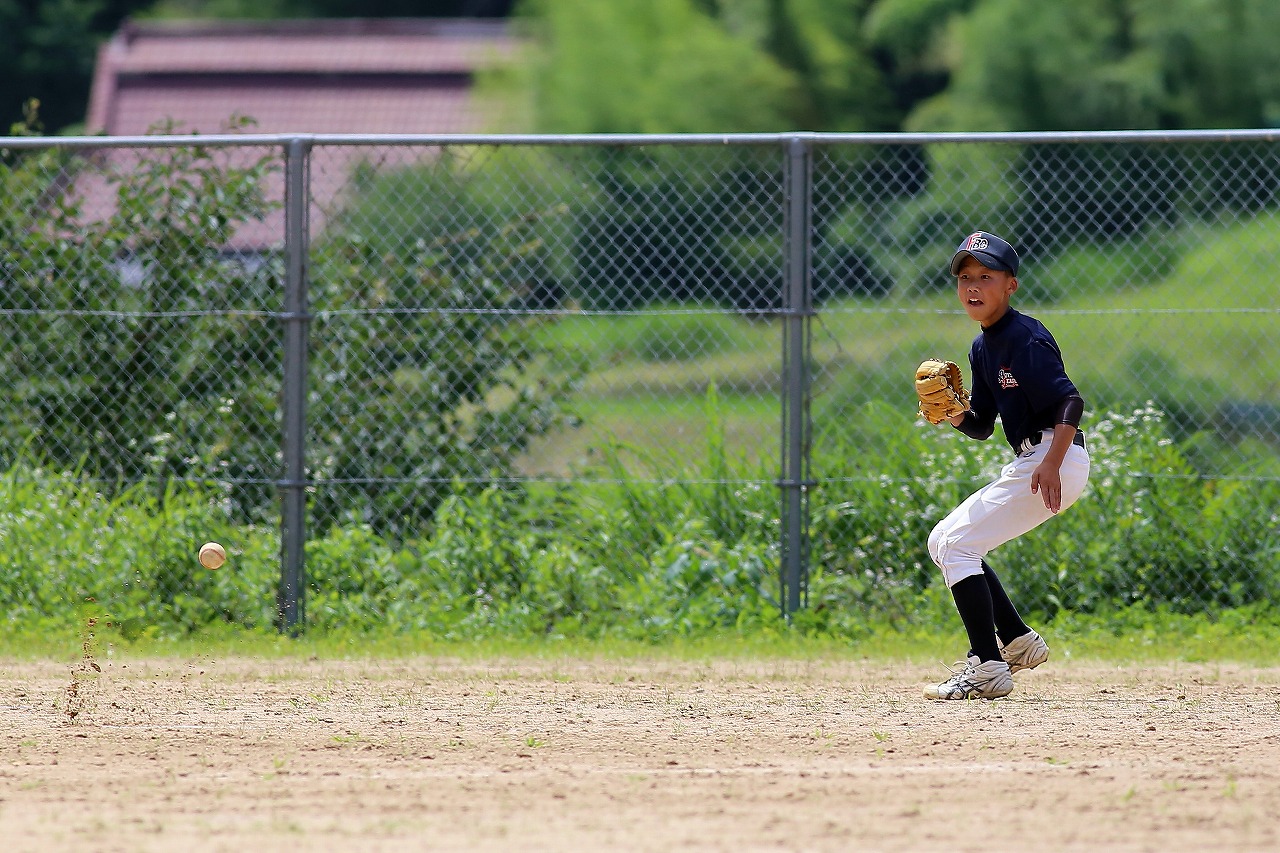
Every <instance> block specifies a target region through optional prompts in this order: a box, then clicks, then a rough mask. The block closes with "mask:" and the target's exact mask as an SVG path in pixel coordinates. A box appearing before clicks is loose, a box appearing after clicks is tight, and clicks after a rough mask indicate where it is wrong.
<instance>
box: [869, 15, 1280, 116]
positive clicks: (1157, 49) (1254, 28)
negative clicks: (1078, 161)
mask: <svg viewBox="0 0 1280 853" xmlns="http://www.w3.org/2000/svg"><path fill="white" fill-rule="evenodd" d="M886 2H888V0H886ZM904 2H905V0H893V3H894V5H895V6H901V5H904ZM938 3H939V4H941V0H938ZM882 26H883V27H884V32H885V33H888V32H889V31H890V30H891V29H892V28H890V27H888V26H887V25H884V24H882ZM885 37H886V38H888V36H887V35H886V36H885ZM1278 37H1280V7H1277V6H1276V4H1274V3H1272V2H1270V0H1169V2H1165V3H1149V2H1142V1H1141V0H1042V2H1037V3H1034V4H1031V3H1024V2H1021V0H980V2H978V3H976V4H975V5H974V6H973V8H972V9H971V10H969V11H968V12H965V13H962V14H957V15H956V17H955V18H954V20H953V21H952V25H951V26H949V27H948V28H947V30H946V33H945V39H943V41H942V43H941V45H940V46H938V47H937V48H935V49H936V50H937V52H938V54H939V56H940V57H941V58H942V60H943V62H944V63H945V66H946V69H947V72H948V74H949V78H950V82H949V84H948V86H947V88H946V90H945V91H944V92H942V93H941V94H939V95H937V96H935V97H933V98H931V99H929V100H927V101H925V102H923V103H921V104H920V105H919V106H918V107H917V108H916V109H915V110H914V111H913V112H912V114H911V116H910V117H909V118H908V120H907V123H906V125H907V128H908V129H911V130H965V131H981V130H1118V129H1177V128H1199V127H1257V126H1267V125H1269V124H1271V123H1274V122H1275V121H1276V120H1277V119H1278V118H1280V89H1277V83H1280V79H1278V78H1277V73H1276V69H1277V59H1276V56H1275V50H1274V44H1275V41H1276V39H1277V38H1278ZM893 43H895V44H898V45H900V46H902V47H904V48H905V47H906V46H908V45H909V44H910V42H909V41H908V40H907V39H906V38H905V37H904V36H901V35H899V36H896V37H895V39H894V40H893Z"/></svg>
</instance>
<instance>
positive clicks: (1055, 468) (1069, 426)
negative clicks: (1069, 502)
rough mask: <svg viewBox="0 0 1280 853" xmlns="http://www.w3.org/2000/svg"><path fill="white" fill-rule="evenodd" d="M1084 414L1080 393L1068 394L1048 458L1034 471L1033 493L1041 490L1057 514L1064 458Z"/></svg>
mask: <svg viewBox="0 0 1280 853" xmlns="http://www.w3.org/2000/svg"><path fill="white" fill-rule="evenodd" d="M1083 414H1084V400H1083V399H1082V398H1081V397H1079V396H1077V395H1074V394H1072V395H1070V396H1068V397H1064V398H1063V400H1062V402H1060V403H1059V404H1058V410H1057V413H1056V416H1055V423H1054V425H1053V441H1052V443H1050V445H1049V450H1048V451H1047V452H1046V453H1045V455H1044V459H1041V460H1040V464H1039V465H1037V466H1036V470H1034V471H1032V472H1031V493H1032V494H1033V495H1034V494H1036V493H1037V492H1039V493H1040V497H1041V498H1042V499H1043V500H1044V505H1045V508H1046V509H1048V510H1049V512H1053V513H1056V512H1057V511H1058V510H1060V509H1062V473H1061V468H1062V460H1063V459H1065V458H1066V457H1067V450H1068V449H1069V448H1070V447H1071V442H1072V440H1074V439H1075V437H1076V430H1077V429H1078V428H1079V426H1080V418H1081V416H1082V415H1083Z"/></svg>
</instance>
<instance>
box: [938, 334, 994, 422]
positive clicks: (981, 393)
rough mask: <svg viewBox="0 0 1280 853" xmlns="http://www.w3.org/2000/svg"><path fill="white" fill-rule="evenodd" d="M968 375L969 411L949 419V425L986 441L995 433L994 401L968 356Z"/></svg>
mask: <svg viewBox="0 0 1280 853" xmlns="http://www.w3.org/2000/svg"><path fill="white" fill-rule="evenodd" d="M969 371H970V373H969V375H970V376H972V377H973V391H972V392H971V393H970V395H969V411H967V412H964V413H963V414H959V415H956V416H955V417H954V418H949V419H948V420H949V421H950V422H951V425H952V426H953V427H955V428H956V429H958V430H960V431H961V432H962V433H964V434H965V435H967V436H969V438H976V439H977V440H978V441H986V440H987V439H988V438H991V434H992V433H994V432H995V431H996V399H995V396H994V395H993V394H992V393H991V389H990V388H989V387H988V386H987V383H986V381H985V380H984V379H983V378H982V374H981V373H980V372H979V371H978V369H977V367H976V366H975V365H974V363H973V354H972V353H970V355H969Z"/></svg>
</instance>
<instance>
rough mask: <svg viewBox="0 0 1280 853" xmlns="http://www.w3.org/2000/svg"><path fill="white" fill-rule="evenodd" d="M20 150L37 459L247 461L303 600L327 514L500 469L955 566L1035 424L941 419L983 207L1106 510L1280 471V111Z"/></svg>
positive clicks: (11, 309)
mask: <svg viewBox="0 0 1280 853" xmlns="http://www.w3.org/2000/svg"><path fill="white" fill-rule="evenodd" d="M0 149H2V150H3V158H4V160H3V166H4V173H3V174H4V191H5V194H6V207H5V210H4V212H3V213H2V214H0V216H2V217H3V221H4V226H3V227H4V241H5V246H4V253H3V258H2V259H0V263H2V266H0V278H2V281H0V324H3V327H4V328H3V334H0V363H3V364H4V366H5V369H6V371H7V374H8V380H9V386H10V400H11V405H9V406H7V407H6V408H5V411H4V416H3V421H0V458H3V459H4V460H5V461H7V462H9V463H11V464H12V463H13V462H14V461H15V460H18V459H21V458H34V459H36V460H38V461H39V463H40V464H42V465H46V466H51V467H54V468H57V469H72V470H75V471H77V472H78V473H79V474H80V475H82V476H85V477H92V478H97V479H100V480H101V481H102V482H103V483H104V484H105V485H106V486H110V485H111V484H119V483H137V482H145V483H152V484H154V486H155V487H156V489H157V490H163V488H164V487H165V484H167V483H171V482H175V481H190V482H202V483H213V484H216V485H217V486H218V487H219V489H220V490H221V492H220V493H221V495H222V496H223V500H224V502H225V505H226V510H227V512H228V513H229V514H230V515H231V516H232V517H234V518H237V519H242V520H244V521H247V522H255V523H262V524H268V523H269V524H276V523H278V524H279V526H280V530H281V553H282V566H283V571H282V580H281V592H280V609H281V613H282V616H283V619H284V621H285V622H286V623H290V624H292V623H294V622H297V621H299V620H301V619H302V618H303V612H302V609H301V599H302V589H303V587H304V586H305V580H304V579H305V567H304V565H303V562H302V560H303V558H302V555H303V545H304V542H305V539H306V536H307V535H309V534H314V533H315V532H316V531H323V530H325V529H327V528H329V527H331V526H333V525H343V524H362V525H369V526H370V527H372V528H373V529H375V530H377V531H379V532H380V533H383V534H385V535H388V536H390V537H393V538H397V539H400V540H407V539H411V538H412V537H413V536H415V535H419V534H420V533H421V531H422V530H424V529H425V528H426V527H427V526H429V525H430V524H431V522H432V518H433V514H434V513H435V511H436V509H437V508H438V507H439V506H440V504H441V502H442V501H443V500H445V499H446V497H447V496H448V495H449V494H451V493H452V492H453V491H454V490H456V489H458V488H465V487H468V486H475V487H479V486H484V485H490V484H523V485H525V486H528V487H534V486H535V485H536V484H560V485H569V486H571V487H573V488H576V489H591V488H601V487H607V486H609V485H611V484H616V483H617V482H620V481H626V482H628V483H632V484H641V485H643V486H645V487H646V488H653V489H665V488H671V487H673V486H676V485H679V484H687V483H691V482H717V483H721V484H724V485H727V486H730V487H732V488H735V489H739V488H741V489H756V490H759V489H768V490H776V491H777V494H778V503H777V507H778V511H777V522H778V524H777V530H778V539H779V541H778V554H779V581H778V584H779V589H778V594H779V595H780V602H781V605H782V607H783V609H784V611H786V612H794V611H795V610H796V609H798V608H800V607H803V606H804V605H805V603H806V599H807V595H808V592H809V581H810V579H811V573H813V572H820V573H823V574H825V575H826V576H833V575H841V574H843V575H850V576H857V577H858V578H860V579H861V580H860V583H863V584H865V585H866V589H879V590H892V589H912V590H917V591H918V590H919V589H920V588H921V587H922V586H923V585H925V584H927V583H928V578H930V577H932V575H933V572H934V570H933V568H932V566H930V565H924V563H927V558H926V559H924V560H921V559H920V556H919V555H923V553H924V552H923V538H924V535H925V534H926V533H927V531H928V528H929V526H930V525H931V523H932V521H935V520H936V519H937V518H938V517H940V516H941V514H943V513H945V511H946V510H947V509H949V508H950V504H951V503H952V502H954V501H956V500H958V499H959V498H960V497H962V496H963V494H965V493H966V492H967V491H968V490H970V489H972V488H973V487H974V486H976V485H978V484H980V483H981V482H983V481H984V479H985V478H986V477H987V476H989V474H990V473H992V472H993V471H994V469H995V468H996V467H998V466H999V464H1000V463H1001V461H1002V459H1003V458H1004V457H1005V456H1007V452H1008V448H1007V447H1002V446H1001V442H1000V441H999V439H998V436H997V438H995V439H993V440H992V441H990V442H986V443H985V444H976V443H972V442H965V441H963V440H961V439H959V438H958V437H957V435H956V434H955V433H954V431H951V430H947V429H942V428H931V427H928V426H927V425H925V424H924V423H923V422H922V421H919V420H917V419H916V418H915V417H914V411H915V398H914V393H913V391H912V387H911V382H910V378H911V376H912V374H913V371H914V367H915V365H916V364H917V363H918V362H919V361H920V360H921V359H922V358H924V357H926V356H930V355H941V356H944V357H947V358H950V359H952V360H955V361H957V362H961V363H963V364H966V372H967V361H966V358H965V356H966V354H967V351H968V345H969V341H970V340H971V339H972V337H973V335H974V333H975V331H976V330H975V329H974V328H973V325H972V323H971V321H969V320H968V318H967V317H966V315H965V313H964V311H963V310H962V309H961V307H960V306H959V304H958V302H957V299H956V297H955V293H954V284H953V281H952V279H951V278H950V276H949V275H948V273H947V262H948V260H949V258H950V256H951V254H952V252H953V251H954V249H955V246H956V245H957V244H958V243H959V241H960V240H961V239H962V238H963V237H964V236H965V235H966V234H967V233H969V232H971V231H973V230H976V229H979V228H981V229H985V230H990V231H994V232H996V233H999V234H1001V235H1003V236H1005V237H1007V238H1008V239H1009V240H1010V241H1011V242H1012V243H1013V244H1014V245H1015V246H1016V247H1017V248H1018V249H1019V251H1020V253H1021V254H1022V257H1023V270H1022V272H1021V275H1020V277H1019V278H1020V283H1021V287H1020V289H1019V291H1018V293H1017V294H1016V296H1015V299H1014V304H1015V307H1018V308H1020V309H1022V310H1025V311H1027V312H1028V313H1031V314H1033V315H1034V316H1036V317H1038V318H1039V319H1041V320H1042V321H1044V322H1045V323H1046V324H1047V325H1048V326H1049V327H1050V329H1051V330H1052V331H1053V332H1054V334H1055V336H1056V337H1057V339H1058V341H1059V343H1060V344H1061V345H1062V349H1063V351H1064V354H1065V357H1066V361H1067V368H1068V371H1069V373H1070V374H1071V376H1072V378H1073V379H1074V380H1075V382H1076V384H1077V385H1078V386H1079V387H1080V388H1081V390H1082V393H1083V394H1084V396H1085V398H1086V401H1087V404H1088V410H1087V414H1086V417H1085V421H1084V423H1083V424H1082V427H1083V429H1084V430H1085V432H1086V434H1087V435H1089V437H1090V440H1091V441H1092V442H1093V443H1094V455H1095V480H1096V481H1098V482H1099V484H1103V483H1105V489H1102V490H1101V491H1100V493H1099V500H1098V501H1097V502H1096V503H1097V505H1098V508H1097V509H1096V510H1095V512H1107V513H1113V514H1114V515H1115V519H1114V521H1115V524H1116V525H1120V526H1123V525H1124V524H1128V523H1129V522H1131V521H1132V520H1133V519H1134V518H1135V517H1143V516H1144V514H1145V517H1146V518H1148V519H1149V518H1151V517H1152V515H1153V514H1154V515H1158V514H1159V512H1160V511H1161V510H1160V504H1159V502H1158V501H1156V502H1155V503H1150V500H1151V498H1150V496H1151V495H1152V494H1153V493H1156V492H1159V491H1160V490H1161V489H1162V488H1163V486H1162V485H1161V484H1169V483H1184V484H1185V483H1189V484H1193V487H1194V488H1198V489H1201V490H1217V492H1219V493H1222V494H1225V493H1226V492H1227V491H1228V490H1229V489H1228V485H1229V484H1245V485H1246V488H1249V489H1252V490H1254V491H1255V492H1259V493H1262V494H1273V492H1272V491H1268V490H1270V489H1272V487H1273V485H1274V484H1275V482H1276V481H1277V470H1278V469H1277V466H1276V448H1277V443H1278V442H1280V426H1278V425H1277V424H1278V423H1280V421H1278V420H1277V412H1278V409H1277V402H1276V391H1277V374H1276V371H1275V368H1274V365H1275V364H1277V363H1280V359H1278V358H1277V355H1278V353H1277V350H1278V349H1280V336H1278V335H1277V332H1278V331H1280V329H1278V327H1277V310H1278V306H1280V297H1277V295H1276V289H1275V287H1274V286H1273V284H1272V281H1271V276H1272V273H1273V270H1274V269H1275V267H1276V260H1277V258H1278V257H1280V228H1278V227H1277V226H1278V225H1280V220H1278V219H1277V216H1278V214H1277V205H1278V202H1280V200H1278V199H1277V191H1278V190H1280V151H1278V149H1277V145H1276V142H1274V141H1273V140H1272V139H1271V136H1270V134H1269V133H1263V132H1216V133H1197V132H1188V133H1176V134H1175V133H1165V134H1156V133H1137V132H1135V133H1120V134H1115V133H1111V134H1092V135H1091V134H1009V135H991V134H985V135H945V136H928V135H910V136H908V135H893V136H888V135H886V136H843V135H812V134H789V135H746V136H724V137H689V136H682V137H654V136H649V137H509V136H508V137H443V138H388V137H371V138H355V137H326V136H307V137H280V136H209V137H200V138H191V137H146V138H140V139H104V138H97V139H72V140H53V139H6V140H0ZM1148 444H1150V447H1147V445H1148ZM1135 448H1136V449H1135ZM1169 448H1178V452H1177V454H1176V455H1171V453H1172V451H1170V450H1169ZM1138 450H1141V451H1142V452H1138ZM1224 484H1227V485H1224ZM1230 488H1235V486H1230ZM282 497H283V500H282ZM1086 500H1087V499H1086ZM873 505H874V506H879V507H881V509H880V510H878V511H875V512H873V511H871V510H870V509H869V507H871V506H873ZM1251 511H1252V510H1251ZM1257 511H1258V512H1261V513H1263V517H1259V518H1257V520H1256V521H1257V526H1258V528H1259V529H1263V530H1274V528H1275V518H1274V516H1267V515H1265V512H1266V510H1265V508H1260V509H1257ZM1203 521H1204V519H1203V518H1202V517H1199V516H1198V517H1197V518H1194V519H1193V518H1187V519H1170V518H1166V519H1164V522H1163V524H1164V526H1163V527H1161V528H1160V529H1161V531H1162V534H1161V535H1169V534H1174V535H1177V534H1179V533H1181V534H1184V535H1187V536H1192V534H1196V533H1197V532H1198V531H1197V530H1195V529H1193V528H1196V527H1198V526H1199V525H1200V524H1202V523H1203ZM1066 535H1067V536H1068V538H1069V537H1070V536H1075V535H1077V534H1076V533H1074V532H1069V533H1068V534H1066ZM1143 535H1147V534H1143V533H1142V531H1141V530H1140V529H1139V528H1138V527H1135V528H1134V531H1133V536H1132V537H1131V539H1132V543H1131V544H1132V547H1134V548H1138V547H1140V546H1139V544H1137V543H1140V542H1146V543H1147V544H1145V545H1141V547H1152V546H1153V544H1152V543H1154V545H1155V546H1156V547H1158V543H1159V541H1160V540H1159V539H1158V538H1156V539H1152V540H1150V541H1149V542H1148V540H1144V539H1142V536H1143ZM1192 538H1194V537H1192ZM1126 541H1129V540H1126ZM1196 541H1200V540H1196ZM1113 544H1114V543H1113ZM1237 544H1238V543H1230V542H1223V543H1220V545H1221V547H1220V549H1219V550H1218V551H1217V552H1209V551H1206V552H1205V555H1204V563H1203V565H1204V569H1203V574H1202V576H1200V578H1199V581H1198V582H1201V583H1203V584H1205V585H1207V586H1213V585H1214V584H1216V583H1218V582H1219V579H1220V576H1221V572H1220V571H1219V570H1218V569H1217V568H1215V566H1218V565H1219V564H1221V563H1223V562H1229V561H1230V560H1231V559H1232V557H1231V554H1232V553H1233V552H1232V548H1234V547H1236V545H1237ZM1035 547H1036V548H1037V549H1039V551H1038V552H1034V553H1033V552H1026V553H1021V552H1019V553H1017V554H1015V556H1019V557H1022V558H1025V560H1026V561H1027V562H1030V563H1033V564H1035V565H1037V566H1039V567H1040V568H1039V569H1038V570H1037V571H1033V572H1030V573H1029V574H1028V575H1027V576H1026V581H1025V582H1026V583H1027V584H1028V585H1029V586H1030V588H1031V592H1032V594H1034V595H1036V596H1038V597H1040V598H1048V597H1058V598H1059V599H1061V600H1062V601H1063V602H1064V603H1070V602H1071V601H1074V599H1072V598H1071V590H1070V588H1069V587H1070V584H1069V582H1067V581H1066V580H1064V578H1065V577H1066V576H1067V575H1068V574H1069V570H1068V569H1064V567H1063V564H1064V563H1068V562H1070V561H1071V560H1072V559H1073V558H1072V556H1071V555H1072V554H1073V553H1076V551H1074V550H1073V549H1080V548H1087V547H1088V543H1085V542H1078V541H1072V542H1070V543H1065V544H1064V543H1059V545H1058V546H1052V547H1050V546H1047V545H1046V544H1045V543H1044V542H1043V541H1041V542H1040V543H1039V544H1037V545H1036V546H1035ZM1268 547H1270V546H1266V545H1265V543H1264V546H1263V548H1262V553H1267V550H1266V549H1267V548H1268ZM1046 551H1047V553H1046ZM908 553H909V554H914V555H917V556H911V557H909V558H908V557H904V554H908ZM1251 559H1252V558H1251ZM1245 571H1246V572H1253V573H1257V572H1258V571H1262V569H1261V568H1259V567H1256V566H1253V565H1252V564H1250V565H1249V566H1246V567H1245ZM1184 582H1185V581H1184ZM1192 582H1197V581H1195V579H1193V581H1192ZM1173 594H1175V595H1176V594H1179V591H1178V590H1174V591H1173ZM867 598H869V599H871V600H872V601H873V603H874V602H875V601H879V602H880V604H881V605H882V606H886V607H892V606H894V605H893V603H892V601H891V600H890V599H888V598H883V599H877V598H876V596H874V595H871V596H867Z"/></svg>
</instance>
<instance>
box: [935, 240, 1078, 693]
mask: <svg viewBox="0 0 1280 853" xmlns="http://www.w3.org/2000/svg"><path fill="white" fill-rule="evenodd" d="M951 274H952V275H954V276H955V278H956V295H957V296H958V297H959V299H960V304H961V305H963V306H964V310H965V312H966V313H967V314H968V315H969V317H970V319H972V320H974V321H975V322H977V323H978V324H979V325H980V326H981V327H982V330H981V332H979V334H978V336H977V337H976V338H974V340H973V345H972V347H971V348H970V350H969V365H970V368H971V370H972V374H973V391H972V397H971V399H969V400H968V406H967V408H964V407H963V405H958V406H953V407H951V408H950V409H949V410H947V411H945V412H943V413H941V414H937V415H936V417H937V420H935V419H934V417H930V418H929V419H930V420H931V421H933V422H934V423H940V422H941V420H943V419H945V420H948V421H949V422H950V423H951V425H952V426H953V427H955V428H956V429H958V430H960V431H961V432H962V433H964V434H965V435H967V436H969V437H970V438H974V439H977V440H979V441H983V440H985V439H987V438H990V437H991V434H992V433H993V432H994V431H995V421H996V417H997V416H998V417H999V418H1000V423H1001V425H1002V426H1003V428H1004V434H1005V438H1006V440H1007V441H1008V442H1009V446H1010V447H1012V448H1013V452H1014V454H1015V456H1014V458H1013V460H1012V461H1011V462H1010V463H1009V464H1008V465H1006V466H1004V468H1003V469H1002V470H1001V472H1000V475H999V476H998V477H997V478H996V479H995V480H993V481H992V482H991V483H988V484H987V485H985V486H983V487H982V488H981V489H979V490H978V491H977V492H975V493H974V494H972V495H970V496H969V498H968V499H967V500H965V501H964V502H963V503H961V504H960V505H959V506H958V507H956V508H955V509H954V510H952V511H951V513H950V514H949V515H947V517H946V518H944V519H942V521H940V522H938V524H937V526H936V527H934V529H933V532H932V533H931V534H930V535H929V555H930V556H931V557H932V558H933V561H934V562H935V563H937V565H938V568H940V569H942V576H943V578H944V579H945V580H946V583H947V586H948V587H949V588H950V589H951V594H952V597H953V598H954V599H955V604H956V610H958V611H959V613H960V619H961V621H962V622H963V623H964V628H965V632H966V633H967V634H968V637H969V654H968V659H967V661H966V662H965V663H964V664H962V665H961V666H960V667H958V668H957V669H956V670H955V671H953V673H952V676H951V677H950V678H948V679H947V680H946V681H944V682H942V683H941V684H936V685H929V686H928V687H926V688H925V690H924V695H925V697H926V698H928V699H975V698H976V699H995V698H997V697H1000V696H1007V695H1008V694H1009V693H1010V691H1012V690H1013V674H1014V673H1016V672H1019V671H1020V670H1024V669H1032V668H1034V667H1037V666H1039V665H1040V664H1042V663H1044V662H1045V660H1047V659H1048V657H1049V647H1048V646H1047V645H1046V644H1045V641H1044V640H1043V639H1042V638H1041V637H1040V635H1039V634H1037V633H1036V632H1035V631H1033V630H1031V629H1030V628H1029V627H1027V625H1026V623H1024V622H1023V621H1022V617H1021V616H1019V615H1018V610H1017V608H1015V607H1014V606H1013V602H1012V601H1010V599H1009V596H1008V594H1007V593H1006V592H1005V590H1004V587H1002V586H1001V585H1000V579H999V578H998V577H996V573H995V571H994V570H993V569H992V568H991V566H990V565H988V564H987V562H986V559H985V558H986V555H987V553H988V552H990V551H991V550H992V549H993V548H995V547H996V546H998V545H1001V544H1003V543H1005V542H1008V541H1009V540H1011V539H1014V538H1015V537H1018V536H1021V535H1022V534H1024V533H1026V532H1027V531H1028V530H1031V529H1032V528H1034V527H1037V526H1038V525H1040V524H1042V523H1043V522H1045V521H1048V520H1049V519H1050V518H1052V517H1053V516H1054V515H1055V514H1057V513H1058V512H1061V511H1062V510H1064V509H1066V508H1067V507H1069V506H1071V504H1073V503H1075V501H1076V499H1077V498H1079V497H1080V494H1081V493H1082V492H1083V491H1084V487H1085V483H1086V482H1087V480H1088V478H1089V454H1088V451H1087V450H1086V449H1085V443H1084V434H1083V433H1082V432H1080V431H1079V429H1078V427H1079V426H1080V416H1081V415H1082V414H1083V413H1084V400H1083V399H1082V398H1081V397H1080V393H1079V392H1078V391H1077V390H1076V386H1075V385H1074V384H1072V382H1071V380H1070V378H1068V377H1067V371H1066V368H1065V367H1064V366H1063V362H1062V352H1061V351H1060V350H1059V349H1058V344H1057V342H1056V341H1055V340H1054V339H1053V335H1051V334H1050V333H1049V330H1048V329H1046V328H1045V327H1044V325H1043V324H1041V323H1040V322H1039V321H1038V320H1035V319H1033V318H1032V317H1029V316H1027V315H1026V314H1023V313H1021V312H1019V311H1015V310H1014V309H1013V308H1011V307H1010V306H1009V300H1010V297H1012V296H1013V294H1014V293H1015V292H1017V290H1018V254H1017V252H1015V251H1014V249H1013V247H1012V246H1011V245H1009V243H1007V242H1006V241H1005V240H1003V239H1001V238H1000V237H997V236H996V235H995V234H991V233H988V232H986V231H977V232H975V233H973V234H970V235H969V236H968V237H966V238H965V239H964V241H963V242H962V243H961V244H960V247H959V248H958V249H957V250H956V253H955V255H954V256H953V257H952V259H951ZM921 367H922V369H923V367H924V365H922V366H921ZM954 372H955V371H953V373H954ZM919 379H920V373H917V391H920V392H921V400H922V405H921V411H922V412H923V413H925V414H926V416H929V415H930V413H931V412H930V411H926V409H927V406H926V405H925V403H924V402H923V401H924V399H925V395H924V393H923V391H922V389H921V384H920V381H919ZM959 396H960V398H961V403H962V404H963V401H964V396H965V395H964V391H963V386H961V388H960V394H959Z"/></svg>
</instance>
